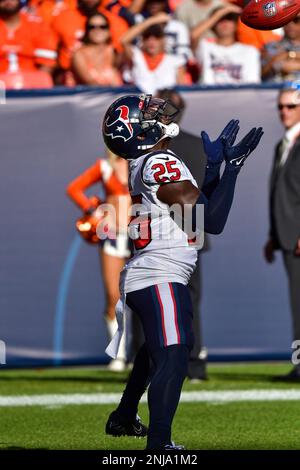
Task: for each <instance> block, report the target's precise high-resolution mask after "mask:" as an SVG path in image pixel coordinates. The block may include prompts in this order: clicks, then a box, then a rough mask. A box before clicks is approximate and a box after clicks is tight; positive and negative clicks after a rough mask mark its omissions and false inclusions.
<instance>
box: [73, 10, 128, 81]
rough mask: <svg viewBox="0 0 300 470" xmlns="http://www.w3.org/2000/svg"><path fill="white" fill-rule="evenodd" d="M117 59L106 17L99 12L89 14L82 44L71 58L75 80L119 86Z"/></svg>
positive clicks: (119, 76) (119, 77)
mask: <svg viewBox="0 0 300 470" xmlns="http://www.w3.org/2000/svg"><path fill="white" fill-rule="evenodd" d="M117 60H118V58H117V54H116V52H115V50H114V48H113V46H112V44H111V35H110V30H109V24H108V21H107V19H106V17H105V16H104V15H102V14H101V13H97V14H96V15H93V16H91V17H90V18H89V19H88V20H87V23H86V28H85V35H84V37H83V46H82V47H80V49H78V50H77V51H76V52H75V53H74V56H73V60H72V63H73V72H74V76H75V80H76V82H77V83H79V84H84V85H106V86H120V85H121V84H122V79H121V75H120V72H119V71H118V69H117V65H118V63H117Z"/></svg>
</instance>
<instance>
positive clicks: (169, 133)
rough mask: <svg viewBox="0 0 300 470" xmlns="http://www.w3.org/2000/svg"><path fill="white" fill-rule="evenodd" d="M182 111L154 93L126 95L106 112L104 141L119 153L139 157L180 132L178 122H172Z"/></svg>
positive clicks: (120, 155) (127, 156)
mask: <svg viewBox="0 0 300 470" xmlns="http://www.w3.org/2000/svg"><path fill="white" fill-rule="evenodd" d="M178 112H179V109H178V108H176V107H175V106H174V105H173V104H171V103H169V102H168V101H165V100H162V99H160V98H152V95H146V94H143V95H126V96H122V97H121V98H118V99H117V100H116V101H114V102H113V103H112V104H111V106H110V107H109V108H108V110H107V111H106V114H105V116H104V119H103V126H102V133H103V139H104V142H105V144H106V146H107V147H108V148H109V150H111V151H112V152H113V153H114V154H115V155H118V156H119V157H122V158H125V159H127V160H131V159H134V158H138V157H139V156H140V155H142V154H143V153H145V152H147V150H149V149H151V148H152V147H154V146H155V145H156V144H157V143H158V142H160V141H161V140H162V139H165V138H166V137H171V138H172V137H176V136H177V135H178V133H179V127H178V124H176V123H174V122H172V121H173V119H174V117H175V116H176V115H177V114H178Z"/></svg>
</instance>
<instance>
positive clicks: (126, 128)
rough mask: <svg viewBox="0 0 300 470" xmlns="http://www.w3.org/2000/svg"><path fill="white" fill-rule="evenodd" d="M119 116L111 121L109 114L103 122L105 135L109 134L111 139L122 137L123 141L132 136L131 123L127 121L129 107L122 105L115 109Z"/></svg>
mask: <svg viewBox="0 0 300 470" xmlns="http://www.w3.org/2000/svg"><path fill="white" fill-rule="evenodd" d="M116 113H117V114H119V116H118V117H117V118H116V119H115V120H114V121H113V122H109V121H110V120H111V117H110V116H109V117H108V118H107V120H106V122H105V135H107V136H110V137H111V138H112V139H117V138H120V139H123V140H124V142H126V141H127V140H129V139H131V137H132V136H133V129H132V125H131V124H130V122H129V117H128V116H129V109H128V106H125V105H122V106H119V107H118V108H117V109H116Z"/></svg>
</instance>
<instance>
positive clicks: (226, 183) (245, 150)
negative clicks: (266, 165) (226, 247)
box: [157, 128, 263, 235]
mask: <svg viewBox="0 0 300 470" xmlns="http://www.w3.org/2000/svg"><path fill="white" fill-rule="evenodd" d="M262 135H263V131H262V128H258V129H256V128H253V129H251V131H250V132H249V133H248V134H247V135H246V136H245V137H244V138H243V139H242V140H241V141H240V142H239V143H238V144H237V145H235V146H233V145H232V144H231V143H230V142H229V141H228V140H226V139H224V138H223V139H222V145H223V156H224V158H225V169H224V172H223V174H222V177H221V178H220V180H219V181H218V184H216V186H215V188H214V189H213V190H212V191H211V192H210V193H209V192H208V191H207V192H206V193H205V190H202V192H201V193H199V190H197V191H198V194H197V191H195V190H194V189H193V184H192V183H191V182H190V181H186V182H184V181H181V182H178V183H177V185H176V186H174V184H175V183H174V182H173V183H171V182H168V184H163V185H162V186H161V187H160V188H159V189H158V191H157V197H158V198H159V199H160V200H161V201H162V202H165V203H166V204H168V205H172V204H175V203H178V204H180V205H181V207H183V206H184V204H192V205H193V210H192V218H193V221H192V228H193V230H196V229H197V220H196V207H197V204H204V230H205V232H208V233H212V234H216V235H217V234H220V233H221V232H222V231H223V229H224V227H225V224H226V221H227V218H228V215H229V212H230V209H231V206H232V201H233V197H234V190H235V185H236V180H237V176H238V173H239V172H240V170H241V167H242V166H243V164H244V162H245V161H246V159H247V158H248V156H249V155H250V154H251V153H252V151H253V150H254V149H255V148H256V147H257V145H258V143H259V141H260V139H261V137H262ZM218 171H219V170H218ZM165 183H167V182H165ZM184 183H185V184H184ZM187 183H189V184H187ZM191 186H192V187H191ZM177 188H178V189H179V193H178V195H177V194H176V193H177ZM195 189H197V188H195ZM184 190H186V191H187V196H184V195H183V192H184ZM199 228H201V227H199Z"/></svg>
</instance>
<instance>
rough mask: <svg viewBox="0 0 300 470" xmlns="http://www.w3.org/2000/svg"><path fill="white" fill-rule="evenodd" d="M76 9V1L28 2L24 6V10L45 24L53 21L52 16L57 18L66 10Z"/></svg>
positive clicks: (34, 0)
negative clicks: (39, 18)
mask: <svg viewBox="0 0 300 470" xmlns="http://www.w3.org/2000/svg"><path fill="white" fill-rule="evenodd" d="M68 7H70V8H73V9H74V10H75V8H76V7H77V0H29V1H28V2H27V4H26V10H27V11H28V12H29V13H32V14H34V15H36V16H40V17H41V18H42V19H43V20H44V21H45V22H46V23H48V24H50V25H51V23H52V21H53V16H57V15H58V14H59V13H60V12H61V11H63V10H65V9H66V8H68Z"/></svg>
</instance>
